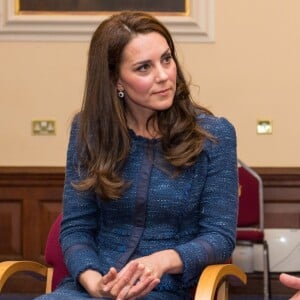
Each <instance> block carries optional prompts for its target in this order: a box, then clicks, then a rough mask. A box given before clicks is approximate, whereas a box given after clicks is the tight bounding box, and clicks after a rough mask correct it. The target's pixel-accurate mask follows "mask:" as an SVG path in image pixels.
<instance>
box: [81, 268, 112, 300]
mask: <svg viewBox="0 0 300 300" xmlns="http://www.w3.org/2000/svg"><path fill="white" fill-rule="evenodd" d="M117 274H118V273H117V270H116V269H115V268H110V270H109V272H108V273H107V274H105V275H101V274H100V273H99V272H98V271H95V270H86V271H84V272H82V273H81V274H80V276H79V282H80V284H81V285H82V286H83V287H84V288H85V289H86V291H87V292H88V293H89V295H91V296H92V297H95V298H99V297H106V298H112V299H114V298H115V297H113V295H111V294H110V292H109V290H107V288H106V285H107V284H111V283H112V282H114V281H115V280H116V278H117Z"/></svg>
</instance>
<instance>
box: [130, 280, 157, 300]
mask: <svg viewBox="0 0 300 300" xmlns="http://www.w3.org/2000/svg"><path fill="white" fill-rule="evenodd" d="M159 283H160V280H159V279H158V278H150V277H149V278H148V279H146V280H144V281H143V282H141V283H140V282H139V283H138V284H136V285H134V286H133V287H132V288H131V289H130V290H129V291H128V294H127V298H126V299H131V298H133V299H134V298H138V299H139V298H143V297H145V296H146V295H148V294H149V293H150V292H151V291H152V290H153V289H154V288H155V287H156V286H157V285H158V284H159Z"/></svg>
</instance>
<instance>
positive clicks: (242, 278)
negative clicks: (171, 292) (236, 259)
mask: <svg viewBox="0 0 300 300" xmlns="http://www.w3.org/2000/svg"><path fill="white" fill-rule="evenodd" d="M224 281H225V282H226V281H227V282H228V283H230V284H231V285H242V284H246V283H247V275H246V274H245V273H244V272H243V271H242V270H241V269H240V268H239V267H237V266H236V265H234V264H219V265H210V266H207V267H206V268H205V269H204V271H203V272H202V274H201V276H200V278H199V281H198V284H197V287H196V293H195V298H194V299H195V300H214V299H215V296H216V295H217V291H218V288H219V287H220V286H221V284H222V283H223V282H224ZM226 293H227V291H226ZM225 299H226V297H225Z"/></svg>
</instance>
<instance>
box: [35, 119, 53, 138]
mask: <svg viewBox="0 0 300 300" xmlns="http://www.w3.org/2000/svg"><path fill="white" fill-rule="evenodd" d="M55 125H56V124H55V121H54V120H33V121H32V122H31V128H32V134H33V135H55V134H56V131H55Z"/></svg>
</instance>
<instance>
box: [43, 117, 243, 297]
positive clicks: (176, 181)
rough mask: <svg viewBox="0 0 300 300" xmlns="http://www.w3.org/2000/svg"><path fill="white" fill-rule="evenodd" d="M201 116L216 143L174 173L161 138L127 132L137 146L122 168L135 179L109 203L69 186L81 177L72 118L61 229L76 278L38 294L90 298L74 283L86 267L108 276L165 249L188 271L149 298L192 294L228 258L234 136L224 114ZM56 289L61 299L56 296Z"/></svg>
mask: <svg viewBox="0 0 300 300" xmlns="http://www.w3.org/2000/svg"><path fill="white" fill-rule="evenodd" d="M198 122H199V124H200V125H201V126H202V128H204V129H206V130H207V131H208V132H209V133H211V134H212V135H213V136H214V137H215V138H216V141H215V142H214V141H210V140H207V141H206V142H205V147H204V150H203V151H202V153H201V154H200V155H199V157H198V159H197V162H196V163H195V164H194V165H193V166H191V167H189V168H186V169H185V170H184V171H183V172H181V173H180V174H179V175H178V176H177V177H174V176H172V171H173V167H172V166H170V165H169V164H168V163H167V162H166V161H165V159H164V158H163V156H162V153H161V149H160V141H159V139H153V140H149V139H146V138H143V137H140V136H136V135H135V134H134V133H133V132H132V131H130V136H131V145H132V147H131V152H130V155H129V157H128V160H127V162H126V164H125V166H124V169H123V170H122V172H123V176H124V178H125V179H126V180H127V181H129V182H130V183H131V185H130V188H129V189H128V190H126V192H125V194H124V196H123V197H122V199H120V200H116V201H110V202H105V201H102V200H101V199H98V198H97V196H96V195H95V193H94V192H93V191H86V192H79V191H77V190H75V189H74V188H73V186H72V184H71V182H72V181H77V180H78V179H80V176H82V174H80V172H78V161H77V159H78V158H77V152H76V150H77V148H76V143H77V141H76V138H77V134H78V124H77V121H74V122H73V125H72V130H71V136H70V141H69V147H68V155H67V167H66V179H65V187H64V201H63V220H62V230H61V244H62V249H63V252H64V256H65V261H66V265H67V267H68V269H69V272H70V274H71V276H72V278H73V279H72V280H73V283H72V284H71V285H70V281H68V280H67V281H66V282H68V285H67V284H66V283H63V284H62V285H61V286H60V287H59V288H58V289H57V291H56V292H55V293H54V294H53V296H44V297H46V298H39V299H49V300H50V299H62V298H59V297H58V295H59V293H63V294H65V295H67V294H68V293H70V294H71V290H72V295H73V296H72V299H77V298H75V295H77V296H78V297H79V298H78V299H81V298H80V297H83V298H84V297H85V298H86V297H88V296H87V295H86V294H85V292H84V291H83V290H82V288H81V287H80V285H79V284H76V281H77V278H78V276H79V274H80V273H81V272H83V271H84V270H86V269H88V268H92V269H95V270H99V271H100V272H101V273H103V274H104V273H106V272H107V271H108V270H109V268H110V267H111V266H115V267H117V268H118V269H120V268H121V267H122V266H123V265H124V264H126V262H127V261H128V260H130V259H133V258H136V257H140V256H144V255H149V254H151V253H153V252H156V251H160V250H164V249H175V250H176V251H177V252H178V253H179V255H180V257H181V259H182V261H183V265H184V269H183V273H182V274H178V275H170V274H166V275H164V276H163V278H162V279H161V283H160V284H159V285H158V286H157V287H156V289H155V291H154V292H153V293H150V295H149V297H147V298H145V299H176V296H175V295H176V294H177V295H178V297H179V298H178V299H188V294H189V290H190V288H191V287H193V286H194V285H195V283H196V281H197V279H198V278H199V276H200V274H201V272H202V270H203V268H204V267H205V266H207V265H209V264H214V263H222V262H224V261H226V260H227V259H228V258H230V256H231V254H232V251H233V249H234V246H235V234H236V221H237V203H238V201H237V200H238V194H237V191H238V188H237V157H236V134H235V130H234V127H233V126H232V125H231V124H230V123H229V122H228V121H227V120H226V119H225V118H217V117H214V116H208V115H205V114H202V115H200V116H198ZM112 147H113V144H112ZM69 280H71V279H70V278H69ZM84 294H85V296H84ZM154 294H155V295H156V296H155V298H151V297H152V296H153V295H154ZM54 295H57V298H51V297H54ZM151 295H152V296H151ZM159 297H161V298H159ZM63 299H68V298H63Z"/></svg>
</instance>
